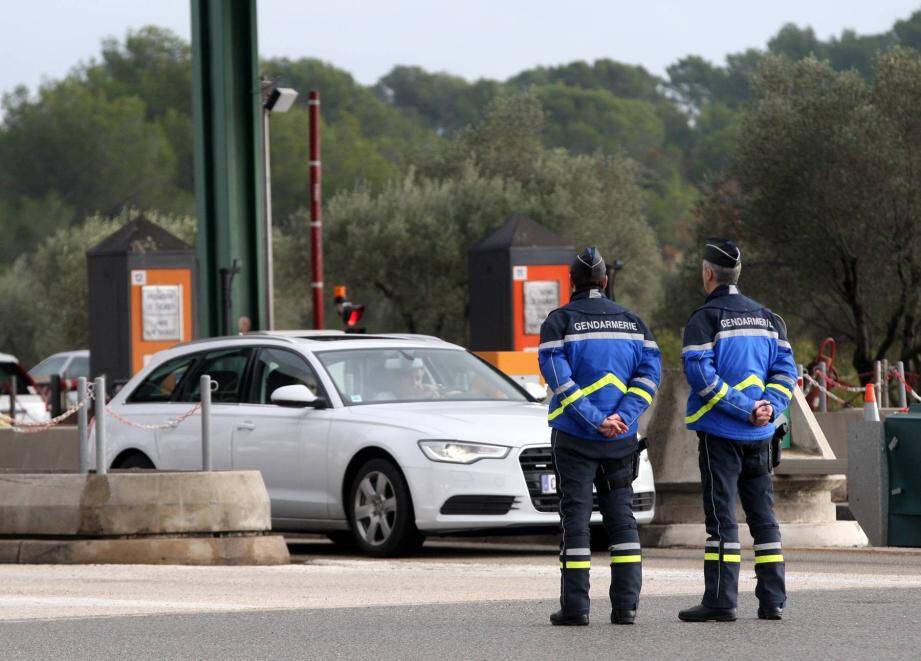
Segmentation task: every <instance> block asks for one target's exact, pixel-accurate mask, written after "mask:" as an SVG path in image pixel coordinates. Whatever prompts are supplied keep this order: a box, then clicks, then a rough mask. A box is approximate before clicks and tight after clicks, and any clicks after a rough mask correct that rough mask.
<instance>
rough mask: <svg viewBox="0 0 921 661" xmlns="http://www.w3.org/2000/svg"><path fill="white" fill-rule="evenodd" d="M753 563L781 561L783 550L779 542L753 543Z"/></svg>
mask: <svg viewBox="0 0 921 661" xmlns="http://www.w3.org/2000/svg"><path fill="white" fill-rule="evenodd" d="M754 549H755V564H756V565H760V564H764V563H766V562H783V551H782V547H781V543H780V542H767V543H765V544H755V546H754Z"/></svg>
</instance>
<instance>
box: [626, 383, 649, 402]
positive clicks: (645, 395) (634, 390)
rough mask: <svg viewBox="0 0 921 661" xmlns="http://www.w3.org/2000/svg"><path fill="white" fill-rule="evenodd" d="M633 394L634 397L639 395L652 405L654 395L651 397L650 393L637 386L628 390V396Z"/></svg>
mask: <svg viewBox="0 0 921 661" xmlns="http://www.w3.org/2000/svg"><path fill="white" fill-rule="evenodd" d="M631 393H632V394H634V395H639V396H640V397H642V398H643V399H645V400H646V403H647V404H652V395H650V394H649V393H648V392H646V391H645V390H643V389H642V388H637V387H636V386H631V387H630V388H627V394H628V395H629V394H631Z"/></svg>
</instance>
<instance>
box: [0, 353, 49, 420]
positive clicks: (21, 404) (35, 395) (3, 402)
mask: <svg viewBox="0 0 921 661" xmlns="http://www.w3.org/2000/svg"><path fill="white" fill-rule="evenodd" d="M12 377H15V378H16V393H15V398H14V403H15V406H16V411H15V415H14V416H13V417H14V418H15V419H16V421H17V422H44V421H46V420H48V419H50V417H51V416H50V414H49V413H48V406H47V404H46V402H45V398H44V397H42V394H41V392H39V389H38V387H37V386H36V384H35V381H33V380H32V377H31V376H29V374H28V373H27V372H26V371H25V370H24V369H23V368H22V366H21V365H20V364H19V360H17V358H16V356H11V355H10V354H8V353H0V413H3V414H4V415H10V383H11V379H12Z"/></svg>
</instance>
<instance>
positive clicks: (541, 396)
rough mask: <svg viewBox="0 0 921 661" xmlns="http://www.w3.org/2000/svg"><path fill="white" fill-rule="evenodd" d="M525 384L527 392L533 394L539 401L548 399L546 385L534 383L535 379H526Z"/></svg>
mask: <svg viewBox="0 0 921 661" xmlns="http://www.w3.org/2000/svg"><path fill="white" fill-rule="evenodd" d="M523 385H524V390H525V392H526V393H528V394H529V395H531V397H533V398H534V399H536V400H538V401H543V400H545V399H547V388H546V386H542V385H540V384H539V383H534V382H533V381H525V382H524V384H523Z"/></svg>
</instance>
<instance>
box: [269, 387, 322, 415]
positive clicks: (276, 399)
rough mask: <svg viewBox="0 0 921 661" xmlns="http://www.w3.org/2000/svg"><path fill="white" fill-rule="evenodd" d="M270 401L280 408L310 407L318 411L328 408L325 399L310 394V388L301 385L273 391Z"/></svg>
mask: <svg viewBox="0 0 921 661" xmlns="http://www.w3.org/2000/svg"><path fill="white" fill-rule="evenodd" d="M269 399H270V400H271V401H272V403H273V404H278V405H279V406H295V407H300V408H306V407H308V406H310V407H313V408H317V409H318V408H323V407H324V406H326V401H325V400H324V399H322V398H321V397H317V396H316V395H314V394H313V393H312V392H310V388H308V387H307V386H305V385H302V384H300V383H299V384H296V385H292V386H282V387H281V388H278V389H276V390H274V391H272V394H271V396H270V397H269Z"/></svg>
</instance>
